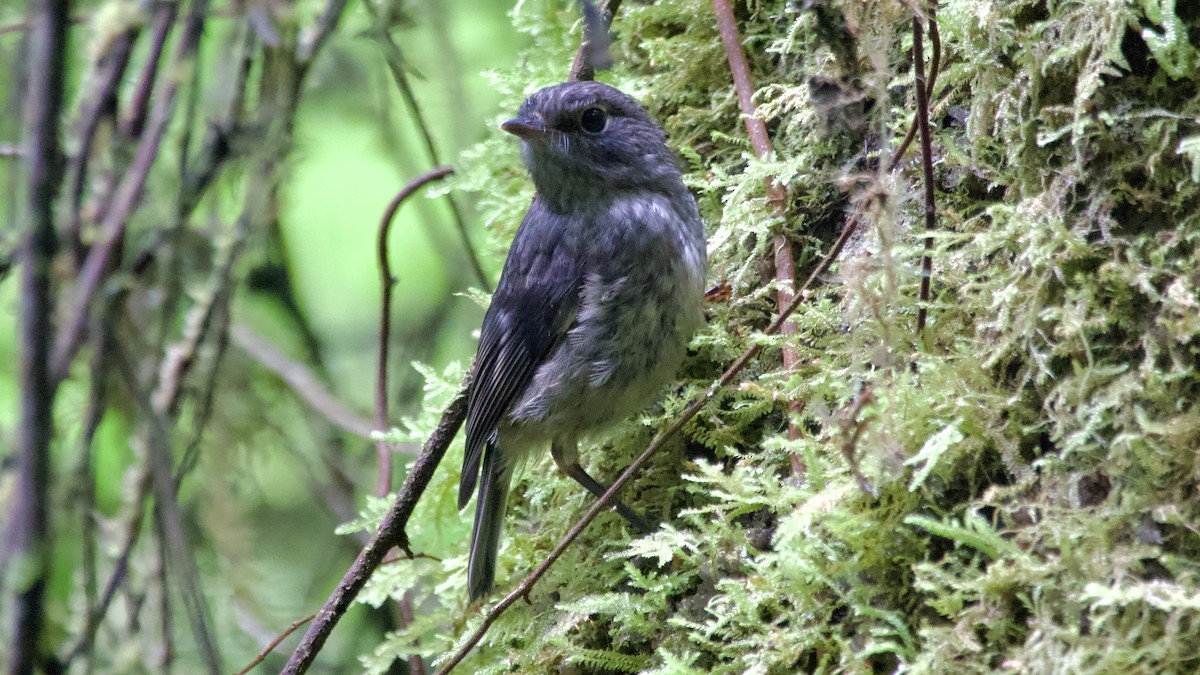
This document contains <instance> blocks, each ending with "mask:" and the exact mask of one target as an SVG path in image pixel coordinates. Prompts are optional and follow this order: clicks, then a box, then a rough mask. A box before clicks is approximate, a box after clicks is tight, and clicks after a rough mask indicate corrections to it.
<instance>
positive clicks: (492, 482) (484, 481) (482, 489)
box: [467, 442, 512, 602]
mask: <svg viewBox="0 0 1200 675" xmlns="http://www.w3.org/2000/svg"><path fill="white" fill-rule="evenodd" d="M504 464H505V462H504V459H503V458H502V457H501V456H500V449H499V448H497V447H496V444H495V443H494V442H491V443H488V444H487V446H486V447H485V448H484V451H483V471H482V475H481V476H480V479H479V495H478V497H477V498H476V502H475V526H474V527H472V528H471V560H470V562H469V563H468V564H467V589H468V592H469V593H470V596H471V602H474V601H476V600H478V599H479V598H482V597H484V596H486V595H487V594H488V593H490V592H491V591H492V587H493V586H494V584H495V580H496V554H497V553H498V552H499V550H500V528H501V526H503V525H504V507H505V505H506V504H507V502H508V485H509V481H511V480H512V472H511V471H509V470H508V467H506V466H504Z"/></svg>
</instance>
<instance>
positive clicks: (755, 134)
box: [712, 0, 805, 476]
mask: <svg viewBox="0 0 1200 675" xmlns="http://www.w3.org/2000/svg"><path fill="white" fill-rule="evenodd" d="M712 4H713V13H714V14H715V15H716V19H717V30H718V32H720V34H721V41H722V42H723V43H724V45H725V58H726V60H728V62H729V70H730V72H731V73H732V75H733V88H734V90H735V91H736V92H737V99H738V107H739V108H740V109H741V111H742V121H744V122H745V124H746V132H747V133H748V134H749V135H750V145H751V146H752V147H753V148H754V154H756V155H758V156H759V157H769V156H770V155H771V154H772V152H774V150H773V148H772V147H771V138H770V136H769V135H768V134H767V125H766V124H765V123H763V121H762V120H761V119H760V118H758V117H756V116H755V112H756V110H757V108H756V106H755V105H754V80H753V78H752V77H751V75H750V66H749V64H748V63H747V62H746V54H745V52H744V51H743V49H742V36H741V34H740V32H739V31H738V27H737V22H736V20H735V19H734V17H733V7H732V6H731V5H730V4H729V0H713V3H712ZM765 189H766V192H767V204H768V205H769V206H770V207H771V213H772V215H773V216H774V217H776V218H780V219H782V218H783V217H784V216H785V215H786V214H787V203H788V195H787V190H786V189H785V188H784V186H782V185H780V183H779V181H777V180H775V179H774V178H768V179H767V181H766V185H765ZM772 246H773V249H774V262H775V279H776V281H777V282H778V283H779V290H778V291H777V296H776V304H777V305H778V306H779V307H781V308H782V307H787V306H788V305H789V304H791V302H792V288H793V287H794V286H795V283H796V269H795V261H794V260H793V253H792V243H791V241H789V240H788V238H787V235H786V234H784V233H782V232H781V233H779V234H776V235H775V237H774V239H773V240H772ZM780 334H781V335H783V336H784V337H785V338H787V337H789V336H792V335H795V334H796V325H795V324H794V323H791V322H787V323H785V324H783V327H782V330H781V331H780ZM782 357H783V369H784V372H786V373H788V374H791V373H793V372H795V370H796V367H797V365H798V363H799V357H798V356H797V355H796V350H794V349H793V348H792V347H791V345H790V344H788V342H787V341H785V342H784V345H783V349H782ZM788 412H789V419H788V439H790V440H796V439H797V438H799V437H800V427H799V425H798V424H797V421H798V418H799V416H800V414H801V413H802V412H803V404H802V403H800V402H799V401H791V402H789V403H788ZM791 461H792V474H793V475H795V476H803V475H804V472H805V467H804V460H803V459H802V458H801V457H800V454H799V453H796V452H793V453H791Z"/></svg>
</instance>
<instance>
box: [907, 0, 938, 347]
mask: <svg viewBox="0 0 1200 675" xmlns="http://www.w3.org/2000/svg"><path fill="white" fill-rule="evenodd" d="M935 10H936V7H934V8H933V9H931V10H930V12H929V24H930V26H932V25H934V23H935V22H936V21H937V16H936V15H935V14H934V11H935ZM912 30H913V69H914V71H915V72H916V80H917V86H916V90H917V127H918V128H919V130H920V133H921V170H922V173H923V174H924V183H925V252H924V255H922V256H921V294H920V298H919V299H918V303H919V304H918V305H917V339H918V341H920V340H922V339H923V338H924V335H925V322H926V319H927V318H928V314H929V284H930V281H931V280H932V278H933V256H932V251H933V228H934V226H935V224H936V219H937V204H936V202H935V196H934V190H933V188H934V186H933V139H932V138H931V137H930V132H929V88H928V87H927V86H926V81H925V48H924V41H923V36H924V32H925V29H924V26H923V25H922V23H921V16H920V14H917V13H914V14H913V19H912Z"/></svg>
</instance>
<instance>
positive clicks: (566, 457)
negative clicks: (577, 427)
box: [550, 442, 658, 534]
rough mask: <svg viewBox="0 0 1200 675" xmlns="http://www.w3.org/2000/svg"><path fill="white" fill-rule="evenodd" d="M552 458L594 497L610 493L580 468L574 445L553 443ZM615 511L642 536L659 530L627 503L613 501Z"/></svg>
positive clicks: (551, 446)
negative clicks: (626, 504)
mask: <svg viewBox="0 0 1200 675" xmlns="http://www.w3.org/2000/svg"><path fill="white" fill-rule="evenodd" d="M550 456H551V457H553V458H554V463H555V464H557V465H558V468H559V470H560V471H562V472H563V473H565V474H567V475H568V476H570V477H571V478H573V479H574V480H575V482H576V483H579V484H580V485H582V486H583V487H585V488H587V491H588V492H590V493H592V494H593V495H596V498H597V499H599V498H600V497H602V496H603V495H604V493H605V492H607V491H608V486H606V485H604V484H603V483H601V482H599V481H597V480H596V479H595V478H592V477H591V476H590V475H588V472H587V471H585V470H584V469H583V467H582V466H580V464H579V452H578V451H577V450H576V448H575V444H574V443H572V444H570V445H569V446H567V445H565V444H559V443H557V442H555V443H551V444H550ZM613 509H614V510H615V511H616V512H617V513H619V514H621V517H622V518H624V519H625V520H627V521H629V524H630V525H632V526H633V528H634V529H635V530H638V531H639V532H640V533H641V534H647V533H649V532H653V531H654V530H656V529H658V526H657V525H656V524H655V523H654V522H653V521H651V520H650V519H649V518H646V517H645V516H643V515H642V514H640V513H638V512H637V511H634V510H633V509H631V508H629V507H628V506H625V503H624V502H622V501H621V500H620V499H614V500H613Z"/></svg>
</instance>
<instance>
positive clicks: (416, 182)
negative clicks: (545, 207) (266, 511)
mask: <svg viewBox="0 0 1200 675" xmlns="http://www.w3.org/2000/svg"><path fill="white" fill-rule="evenodd" d="M452 173H454V169H453V168H451V167H448V166H439V167H437V168H436V169H433V170H432V171H427V172H426V173H423V174H421V175H420V176H417V177H416V178H414V179H412V180H411V181H409V183H408V185H405V186H404V188H403V189H402V190H400V192H398V193H397V194H396V196H395V197H393V198H392V201H391V202H389V203H388V205H387V208H386V209H384V211H383V218H382V219H381V220H380V221H379V236H378V239H377V241H376V254H377V255H378V256H379V276H380V284H381V289H382V291H383V293H382V303H381V305H380V310H379V358H378V360H377V361H376V362H375V428H376V430H378V431H380V432H385V431H387V430H388V426H389V425H388V419H387V417H388V410H387V409H388V375H387V366H388V343H389V342H390V341H391V334H392V333H391V331H392V288H393V287H394V286H395V285H396V279H395V277H393V276H392V266H391V263H389V262H388V249H387V244H388V233H389V232H391V229H392V220H393V219H394V218H395V217H396V212H397V211H399V210H400V206H401V205H403V204H404V202H405V201H407V200H408V198H409V197H411V196H412V195H413V193H415V192H416V191H417V190H420V189H421V188H422V187H424V186H426V185H428V184H429V183H432V182H433V181H435V180H441V179H443V178H445V177H446V176H449V175H450V174H452ZM375 454H376V459H377V460H378V463H379V478H378V482H377V483H376V487H375V494H376V495H377V496H379V497H384V496H387V494H388V493H389V492H391V491H392V445H391V443H388V442H387V441H386V440H384V439H382V438H379V439H376V441H375Z"/></svg>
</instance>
